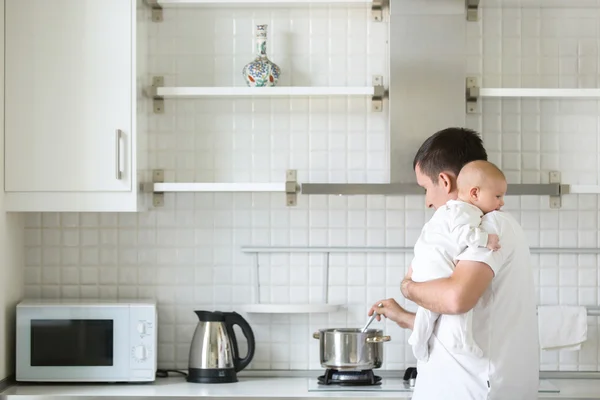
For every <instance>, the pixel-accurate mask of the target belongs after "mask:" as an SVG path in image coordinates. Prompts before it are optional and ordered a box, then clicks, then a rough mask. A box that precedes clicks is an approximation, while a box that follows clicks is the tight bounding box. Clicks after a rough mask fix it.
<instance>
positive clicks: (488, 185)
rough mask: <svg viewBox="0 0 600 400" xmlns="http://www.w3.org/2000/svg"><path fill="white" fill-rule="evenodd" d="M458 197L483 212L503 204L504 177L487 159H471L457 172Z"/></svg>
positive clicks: (485, 212) (505, 185) (497, 208)
mask: <svg viewBox="0 0 600 400" xmlns="http://www.w3.org/2000/svg"><path fill="white" fill-rule="evenodd" d="M457 186H458V198H459V199H460V200H462V201H465V202H467V203H470V204H473V205H474V206H476V207H478V208H479V209H480V210H481V211H483V213H484V214H487V213H489V212H491V211H494V210H499V209H500V208H501V207H502V206H503V205H504V194H505V193H506V187H507V183H506V177H505V176H504V173H502V171H500V169H499V168H498V167H496V166H495V165H494V164H492V163H491V162H489V161H483V160H478V161H472V162H470V163H468V164H466V165H465V166H464V167H463V168H462V169H461V170H460V174H458V179H457Z"/></svg>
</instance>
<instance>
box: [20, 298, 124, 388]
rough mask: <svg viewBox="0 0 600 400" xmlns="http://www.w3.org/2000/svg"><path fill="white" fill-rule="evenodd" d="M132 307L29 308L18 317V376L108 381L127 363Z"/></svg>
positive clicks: (58, 379) (75, 380)
mask: <svg viewBox="0 0 600 400" xmlns="http://www.w3.org/2000/svg"><path fill="white" fill-rule="evenodd" d="M128 321H129V310H128V309H127V308H115V309H107V308H105V307H99V308H96V309H94V308H84V307H60V308H53V309H46V310H43V311H42V312H40V310H39V309H37V310H36V309H35V308H31V309H25V310H22V311H21V315H20V316H19V318H18V320H17V334H18V336H17V360H18V362H17V378H18V380H22V381H74V382H77V381H107V380H109V381H110V380H111V379H118V378H121V377H123V376H124V374H127V371H128V369H129V353H130V350H129V341H128V339H129V334H128V333H129V330H128Z"/></svg>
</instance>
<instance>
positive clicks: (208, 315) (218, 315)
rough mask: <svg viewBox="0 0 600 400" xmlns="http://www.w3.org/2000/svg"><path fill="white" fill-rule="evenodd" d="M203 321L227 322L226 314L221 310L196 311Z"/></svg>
mask: <svg viewBox="0 0 600 400" xmlns="http://www.w3.org/2000/svg"><path fill="white" fill-rule="evenodd" d="M194 312H195V313H196V315H197V316H198V319H199V320H200V321H202V322H225V314H223V313H222V312H220V311H214V312H213V311H202V310H196V311H194Z"/></svg>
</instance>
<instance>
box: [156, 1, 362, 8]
mask: <svg viewBox="0 0 600 400" xmlns="http://www.w3.org/2000/svg"><path fill="white" fill-rule="evenodd" d="M146 3H147V4H148V5H150V6H152V7H161V8H169V7H223V6H228V5H229V6H237V7H241V6H251V7H255V6H260V5H264V6H271V7H272V6H287V7H306V6H344V7H349V6H367V5H372V4H373V0H147V1H146Z"/></svg>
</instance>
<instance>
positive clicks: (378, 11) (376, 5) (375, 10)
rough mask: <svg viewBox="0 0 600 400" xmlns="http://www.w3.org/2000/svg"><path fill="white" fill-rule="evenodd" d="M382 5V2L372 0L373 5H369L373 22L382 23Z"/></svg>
mask: <svg viewBox="0 0 600 400" xmlns="http://www.w3.org/2000/svg"><path fill="white" fill-rule="evenodd" d="M383 3H384V0H373V4H372V5H371V17H372V18H373V21H374V22H382V21H383V7H384V4H383Z"/></svg>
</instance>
